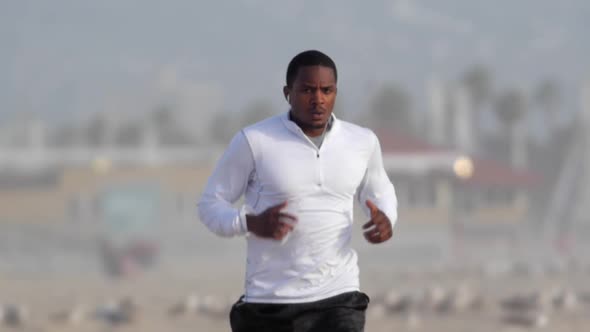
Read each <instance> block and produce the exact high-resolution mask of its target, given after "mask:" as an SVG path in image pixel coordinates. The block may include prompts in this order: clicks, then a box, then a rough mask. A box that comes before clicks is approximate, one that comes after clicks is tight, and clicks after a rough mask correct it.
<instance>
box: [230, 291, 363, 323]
mask: <svg viewBox="0 0 590 332" xmlns="http://www.w3.org/2000/svg"><path fill="white" fill-rule="evenodd" d="M242 299H243V297H241V298H240V299H239V300H238V302H236V303H235V304H234V305H233V306H232V309H231V312H230V314H229V316H230V324H231V328H232V331H233V332H267V331H268V332H316V331H317V332H326V331H330V332H362V331H364V328H365V311H366V309H367V305H368V304H369V297H368V296H367V295H366V294H365V293H362V292H348V293H343V294H340V295H336V296H333V297H330V298H327V299H323V300H320V301H315V302H307V303H293V304H274V303H273V304H271V303H246V302H244V301H243V300H242Z"/></svg>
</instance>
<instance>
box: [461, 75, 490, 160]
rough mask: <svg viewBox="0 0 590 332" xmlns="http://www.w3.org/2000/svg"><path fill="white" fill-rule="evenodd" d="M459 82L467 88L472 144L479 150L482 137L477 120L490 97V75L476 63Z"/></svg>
mask: <svg viewBox="0 0 590 332" xmlns="http://www.w3.org/2000/svg"><path fill="white" fill-rule="evenodd" d="M461 83H462V85H463V86H464V87H465V89H466V90H467V95H468V98H469V104H470V106H471V107H472V110H471V111H472V112H473V114H471V121H470V122H471V123H470V125H471V128H472V130H471V132H472V133H473V137H472V144H473V145H474V147H473V148H474V149H475V150H476V151H477V150H479V145H480V142H481V139H482V137H480V135H481V130H479V129H480V128H479V121H480V116H481V114H482V112H483V111H484V106H485V105H486V103H488V102H489V101H490V99H491V97H492V75H491V73H490V71H489V69H488V68H487V67H486V66H484V65H482V64H476V65H473V66H471V67H470V68H468V69H467V70H466V71H465V73H464V74H463V76H462V77H461Z"/></svg>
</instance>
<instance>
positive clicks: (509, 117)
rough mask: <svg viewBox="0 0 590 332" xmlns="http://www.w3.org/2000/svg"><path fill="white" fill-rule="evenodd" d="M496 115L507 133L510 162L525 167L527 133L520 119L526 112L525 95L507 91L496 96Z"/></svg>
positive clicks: (511, 90)
mask: <svg viewBox="0 0 590 332" xmlns="http://www.w3.org/2000/svg"><path fill="white" fill-rule="evenodd" d="M494 108H495V112H496V115H497V116H498V119H499V120H500V122H501V123H502V124H503V125H504V128H505V130H506V131H507V132H508V137H509V142H510V160H511V162H512V163H513V165H514V166H515V167H524V166H525V165H526V158H527V156H526V152H527V146H526V145H527V132H526V126H523V125H522V119H523V117H524V115H525V113H526V110H527V100H526V97H525V94H524V93H523V92H522V91H520V90H517V89H509V90H506V91H504V92H503V93H501V94H500V95H498V96H497V97H496V99H495V102H494Z"/></svg>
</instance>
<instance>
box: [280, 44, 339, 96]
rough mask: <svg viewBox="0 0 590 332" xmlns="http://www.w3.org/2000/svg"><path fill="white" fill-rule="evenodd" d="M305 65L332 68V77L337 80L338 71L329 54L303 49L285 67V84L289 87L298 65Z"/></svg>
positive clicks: (295, 75) (293, 79) (297, 70)
mask: <svg viewBox="0 0 590 332" xmlns="http://www.w3.org/2000/svg"><path fill="white" fill-rule="evenodd" d="M306 66H324V67H328V68H332V70H333V71H334V79H335V80H336V82H337V81H338V72H337V71H336V64H335V63H334V61H333V60H332V59H330V57H329V56H327V55H325V54H324V53H322V52H320V51H316V50H309V51H304V52H301V53H299V54H297V55H296V56H295V57H294V58H293V59H292V60H291V62H289V66H288V67H287V86H288V87H291V86H292V85H293V82H294V81H295V78H296V77H297V73H298V72H299V68H300V67H306Z"/></svg>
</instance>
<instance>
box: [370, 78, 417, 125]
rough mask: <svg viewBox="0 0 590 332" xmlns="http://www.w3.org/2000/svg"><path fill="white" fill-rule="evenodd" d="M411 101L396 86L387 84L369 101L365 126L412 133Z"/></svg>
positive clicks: (399, 87)
mask: <svg viewBox="0 0 590 332" xmlns="http://www.w3.org/2000/svg"><path fill="white" fill-rule="evenodd" d="M411 107H412V100H411V97H410V95H409V94H408V93H407V92H406V90H405V89H404V88H403V87H401V86H400V85H398V84H394V83H388V84H385V85H383V86H381V87H380V88H379V90H377V92H376V93H375V94H374V95H373V97H372V99H371V101H370V112H371V116H370V119H369V121H363V122H365V123H366V122H368V123H367V124H368V125H369V126H371V127H374V128H375V127H387V128H394V129H395V130H400V131H405V132H408V131H409V132H412V129H413V126H414V124H413V123H412V118H411V113H410V111H411Z"/></svg>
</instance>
